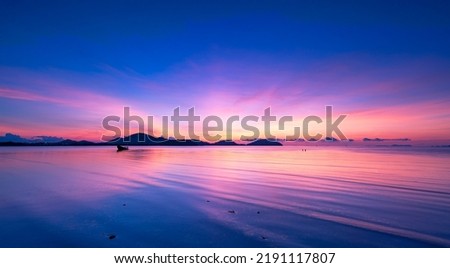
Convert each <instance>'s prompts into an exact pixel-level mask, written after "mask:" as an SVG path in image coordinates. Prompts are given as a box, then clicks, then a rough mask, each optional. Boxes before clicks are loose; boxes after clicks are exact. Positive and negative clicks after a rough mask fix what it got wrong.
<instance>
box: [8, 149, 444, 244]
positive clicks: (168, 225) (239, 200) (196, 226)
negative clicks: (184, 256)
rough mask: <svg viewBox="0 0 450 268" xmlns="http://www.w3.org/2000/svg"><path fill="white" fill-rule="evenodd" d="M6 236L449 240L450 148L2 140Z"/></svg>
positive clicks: (112, 240) (113, 240)
mask: <svg viewBox="0 0 450 268" xmlns="http://www.w3.org/2000/svg"><path fill="white" fill-rule="evenodd" d="M0 157H1V162H0V247H448V246H450V151H449V150H446V149H414V148H397V149H395V148H375V149H373V148H372V149H368V148H308V151H306V152H303V151H301V150H300V149H299V148H297V147H277V148H270V147H262V148H248V147H222V148H220V147H199V148H197V147H195V148H194V147H187V148H186V147H184V148H183V147H178V148H173V147H172V148H167V147H135V148H131V150H130V151H125V152H120V153H117V152H115V149H114V148H113V147H10V148H0Z"/></svg>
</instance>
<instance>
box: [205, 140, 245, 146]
mask: <svg viewBox="0 0 450 268" xmlns="http://www.w3.org/2000/svg"><path fill="white" fill-rule="evenodd" d="M211 145H217V146H240V145H241V144H237V143H235V142H234V141H228V140H226V141H218V142H216V143H213V144H211Z"/></svg>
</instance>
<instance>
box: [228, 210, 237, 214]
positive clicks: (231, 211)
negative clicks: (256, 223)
mask: <svg viewBox="0 0 450 268" xmlns="http://www.w3.org/2000/svg"><path fill="white" fill-rule="evenodd" d="M228 213H231V214H235V213H236V211H234V210H228Z"/></svg>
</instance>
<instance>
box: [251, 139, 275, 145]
mask: <svg viewBox="0 0 450 268" xmlns="http://www.w3.org/2000/svg"><path fill="white" fill-rule="evenodd" d="M247 146H283V144H281V143H280V142H278V141H270V140H266V139H259V140H256V141H253V142H250V143H249V144H247Z"/></svg>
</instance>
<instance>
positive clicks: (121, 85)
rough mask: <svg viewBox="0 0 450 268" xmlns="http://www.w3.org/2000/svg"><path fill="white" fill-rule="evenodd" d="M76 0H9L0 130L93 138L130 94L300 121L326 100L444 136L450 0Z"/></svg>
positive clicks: (372, 120)
mask: <svg viewBox="0 0 450 268" xmlns="http://www.w3.org/2000/svg"><path fill="white" fill-rule="evenodd" d="M81 2H82V1H9V0H7V1H2V3H1V7H0V135H4V134H5V133H14V134H18V135H21V136H23V137H33V136H39V135H48V136H59V137H64V138H71V139H77V140H81V139H88V140H92V141H98V140H99V139H100V137H101V135H102V134H104V133H105V130H103V128H102V119H103V118H104V117H106V116H108V115H118V116H123V107H125V106H127V107H130V109H131V112H132V113H133V114H136V115H140V116H142V117H145V116H147V115H153V116H155V117H156V118H160V116H162V115H172V113H173V109H174V108H176V107H180V110H181V112H182V113H187V110H188V109H189V108H191V107H195V109H196V112H197V113H198V115H200V116H207V115H218V116H220V117H221V118H224V120H225V119H226V118H227V117H229V116H231V115H240V116H241V117H242V116H246V115H257V116H261V115H263V112H264V109H265V108H267V107H271V109H272V113H273V114H274V115H277V116H283V115H292V116H294V118H295V119H296V120H297V121H298V122H300V121H301V119H302V118H304V117H306V116H308V115H318V116H321V117H323V116H324V115H325V106H326V105H332V106H333V109H334V113H335V115H336V116H337V115H339V114H347V118H346V119H345V120H344V122H343V123H342V125H341V130H342V131H343V132H344V133H345V134H346V136H347V137H348V138H353V139H361V138H364V137H370V138H374V137H381V138H406V137H407V138H411V139H413V140H443V139H449V137H450V16H449V14H450V4H449V3H448V2H447V1H437V2H434V3H431V2H430V1H421V2H412V1H404V2H396V1H395V2H391V1H387V2H386V3H384V4H383V3H380V2H379V1H373V2H372V1H367V2H364V4H354V3H345V2H344V3H335V1H329V2H328V1H327V2H322V1H236V2H234V1H195V2H194V1H192V2H189V1H179V2H177V1H104V2H101V1H96V3H91V2H88V1H86V2H85V3H81ZM357 3H358V2H357ZM155 124H156V125H158V123H157V122H155ZM295 124H296V123H295V122H294V123H293V124H292V125H295ZM255 125H257V126H259V127H261V126H262V124H260V123H257V124H255ZM197 126H198V130H199V133H201V124H199V125H196V127H197ZM158 131H159V130H158V129H156V132H158ZM235 133H236V135H238V134H239V135H240V134H241V133H243V132H242V131H241V130H240V129H239V127H237V128H236V130H235ZM277 134H279V135H281V136H282V134H283V133H282V132H277Z"/></svg>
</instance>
